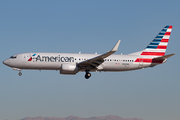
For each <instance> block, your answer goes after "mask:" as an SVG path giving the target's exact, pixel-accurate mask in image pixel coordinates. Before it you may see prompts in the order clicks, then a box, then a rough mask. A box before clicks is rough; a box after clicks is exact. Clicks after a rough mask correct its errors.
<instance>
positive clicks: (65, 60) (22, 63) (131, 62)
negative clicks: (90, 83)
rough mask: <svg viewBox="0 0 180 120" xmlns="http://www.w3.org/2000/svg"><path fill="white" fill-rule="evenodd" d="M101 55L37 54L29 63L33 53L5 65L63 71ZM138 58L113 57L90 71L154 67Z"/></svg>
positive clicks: (8, 60)
mask: <svg viewBox="0 0 180 120" xmlns="http://www.w3.org/2000/svg"><path fill="white" fill-rule="evenodd" d="M99 55H100V54H75V53H36V56H34V57H32V60H31V61H28V60H29V58H30V56H32V53H23V54H17V55H16V56H17V57H16V58H15V59H11V58H10V59H7V60H5V61H4V64H6V65H8V66H9V67H12V68H19V69H38V70H61V65H62V64H78V63H81V62H83V61H86V60H88V59H91V58H94V57H96V56H99ZM138 57H139V56H138V55H111V56H109V57H107V58H105V59H104V62H103V63H102V64H101V65H99V66H98V69H96V70H95V69H91V70H90V71H128V70H135V69H141V68H146V67H149V66H152V64H151V63H143V62H135V60H136V59H137V58H138ZM154 65H157V64H154ZM154 65H153V66H154ZM79 71H84V69H79Z"/></svg>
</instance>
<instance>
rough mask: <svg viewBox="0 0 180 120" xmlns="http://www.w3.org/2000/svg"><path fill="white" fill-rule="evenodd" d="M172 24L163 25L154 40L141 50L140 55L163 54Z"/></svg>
mask: <svg viewBox="0 0 180 120" xmlns="http://www.w3.org/2000/svg"><path fill="white" fill-rule="evenodd" d="M171 30H172V26H171V25H167V26H165V27H164V28H163V29H162V30H161V32H160V33H159V34H158V35H157V36H156V37H155V38H154V40H153V41H152V42H151V43H150V44H149V45H148V46H147V47H146V48H145V49H144V50H143V51H142V53H141V54H140V55H142V56H149V57H150V56H153V57H155V56H157V57H159V56H164V55H165V52H166V48H167V45H168V42H169V38H170V34H171Z"/></svg>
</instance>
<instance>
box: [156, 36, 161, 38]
mask: <svg viewBox="0 0 180 120" xmlns="http://www.w3.org/2000/svg"><path fill="white" fill-rule="evenodd" d="M155 38H163V36H156V37H155Z"/></svg>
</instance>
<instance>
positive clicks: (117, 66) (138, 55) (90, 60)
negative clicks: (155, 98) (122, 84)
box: [3, 25, 175, 79]
mask: <svg viewBox="0 0 180 120" xmlns="http://www.w3.org/2000/svg"><path fill="white" fill-rule="evenodd" d="M171 30H172V26H171V25H167V26H165V27H164V28H163V29H162V30H161V31H160V33H159V34H158V35H157V36H156V37H155V38H154V39H153V40H152V41H151V42H150V44H149V45H148V46H147V47H146V48H145V49H144V50H142V51H139V52H134V53H131V54H127V55H122V54H120V55H118V54H116V55H112V54H114V53H115V52H116V51H117V49H118V47H119V44H120V41H121V40H119V41H118V42H117V43H116V44H115V46H114V47H113V48H112V50H110V51H108V52H106V53H104V54H97V53H95V54H81V53H40V52H35V53H22V54H16V55H13V56H11V57H10V58H9V59H6V60H4V61H3V64H5V65H7V66H9V67H12V68H13V70H17V71H19V76H21V75H22V72H21V70H22V69H31V70H59V71H60V74H66V75H75V74H76V73H78V72H80V71H82V72H85V78H86V79H88V78H90V77H91V73H90V72H96V71H99V72H101V71H105V72H106V71H114V72H117V71H130V70H138V69H143V68H147V67H154V66H156V65H159V64H162V63H165V62H166V61H167V59H168V58H169V57H171V56H173V55H175V54H169V55H165V52H166V48H167V45H168V42H169V38H170V34H171Z"/></svg>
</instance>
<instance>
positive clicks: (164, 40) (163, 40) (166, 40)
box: [161, 39, 169, 42]
mask: <svg viewBox="0 0 180 120" xmlns="http://www.w3.org/2000/svg"><path fill="white" fill-rule="evenodd" d="M168 41H169V39H162V40H161V42H168Z"/></svg>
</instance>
